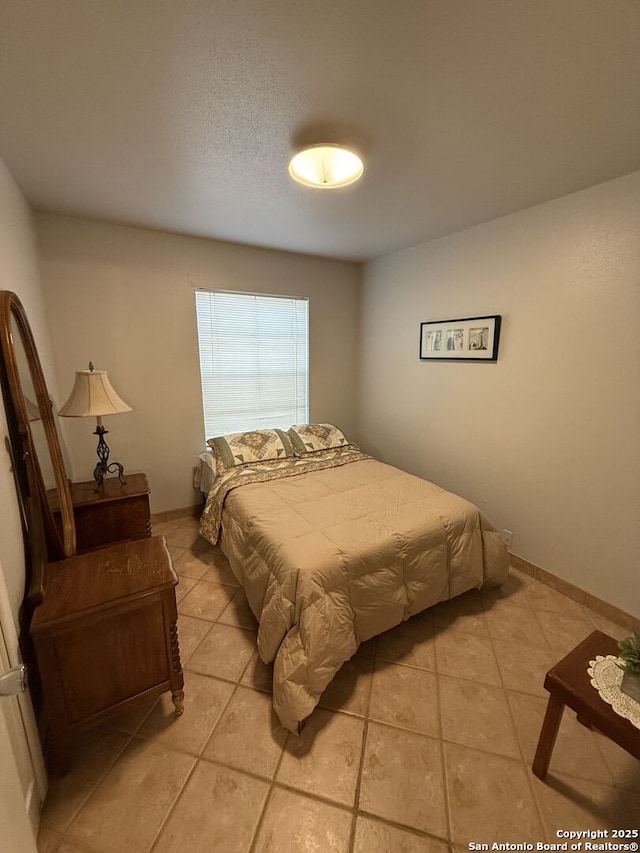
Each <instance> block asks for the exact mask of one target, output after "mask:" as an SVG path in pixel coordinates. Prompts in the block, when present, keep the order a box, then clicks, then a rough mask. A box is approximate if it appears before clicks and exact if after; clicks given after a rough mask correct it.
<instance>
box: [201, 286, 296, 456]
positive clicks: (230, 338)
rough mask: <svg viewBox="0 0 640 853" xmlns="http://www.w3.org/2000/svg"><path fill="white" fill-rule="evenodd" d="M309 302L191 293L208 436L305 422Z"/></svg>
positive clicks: (205, 426) (222, 292) (231, 294)
mask: <svg viewBox="0 0 640 853" xmlns="http://www.w3.org/2000/svg"><path fill="white" fill-rule="evenodd" d="M308 307H309V303H308V301H307V300H306V299H290V298H288V297H281V296H260V295H257V294H252V293H230V292H228V291H205V290H197V291H196V314H197V318H198V342H199V346H200V376H201V378H202V401H203V408H204V433H205V441H206V440H207V439H208V438H212V437H213V436H216V435H224V434H225V433H230V432H245V431H247V430H251V429H268V428H272V427H279V428H280V429H288V428H289V427H290V426H291V425H292V424H296V423H307V421H308V396H309V394H308V373H309V310H308Z"/></svg>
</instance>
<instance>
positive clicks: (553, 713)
mask: <svg viewBox="0 0 640 853" xmlns="http://www.w3.org/2000/svg"><path fill="white" fill-rule="evenodd" d="M563 711H564V702H562V701H561V700H560V699H558V697H557V696H555V695H554V694H553V693H551V694H550V696H549V702H548V704H547V712H546V714H545V715H544V721H543V723H542V728H541V729H540V737H539V738H538V748H537V749H536V754H535V758H534V759H533V772H534V773H535V775H536V776H537V777H538V778H539V779H544V777H545V776H546V775H547V770H548V769H549V762H550V761H551V753H552V752H553V747H554V744H555V742H556V736H557V734H558V729H559V727H560V721H561V720H562V712H563Z"/></svg>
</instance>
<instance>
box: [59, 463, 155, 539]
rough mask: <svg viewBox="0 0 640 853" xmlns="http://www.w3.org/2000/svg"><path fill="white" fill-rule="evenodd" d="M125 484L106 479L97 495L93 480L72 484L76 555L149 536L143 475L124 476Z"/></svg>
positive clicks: (144, 476)
mask: <svg viewBox="0 0 640 853" xmlns="http://www.w3.org/2000/svg"><path fill="white" fill-rule="evenodd" d="M124 480H125V482H124V483H121V482H120V480H119V479H118V478H117V477H107V478H106V479H105V480H104V481H103V484H102V487H101V488H100V489H99V491H96V483H95V480H90V481H88V482H83V483H71V500H72V502H73V515H74V518H75V522H76V540H77V549H78V552H80V553H82V552H85V551H91V550H93V549H94V548H102V547H104V546H105V545H110V544H112V543H113V542H122V541H126V540H127V539H145V538H146V537H148V536H151V510H150V507H149V482H148V480H147V477H146V474H126V475H125V477H124Z"/></svg>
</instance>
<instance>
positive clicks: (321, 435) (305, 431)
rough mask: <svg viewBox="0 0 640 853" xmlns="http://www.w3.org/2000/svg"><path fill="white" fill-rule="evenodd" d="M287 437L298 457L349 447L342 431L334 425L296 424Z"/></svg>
mask: <svg viewBox="0 0 640 853" xmlns="http://www.w3.org/2000/svg"><path fill="white" fill-rule="evenodd" d="M287 435H288V436H289V438H290V439H291V444H292V445H293V452H294V453H295V455H296V456H306V455H307V454H308V453H317V452H318V451H320V450H329V449H331V448H334V447H347V446H348V445H349V442H348V441H347V439H346V438H345V437H344V433H343V432H342V430H339V429H338V427H335V426H333V424H296V425H295V426H292V427H291V428H290V429H289V430H288V431H287Z"/></svg>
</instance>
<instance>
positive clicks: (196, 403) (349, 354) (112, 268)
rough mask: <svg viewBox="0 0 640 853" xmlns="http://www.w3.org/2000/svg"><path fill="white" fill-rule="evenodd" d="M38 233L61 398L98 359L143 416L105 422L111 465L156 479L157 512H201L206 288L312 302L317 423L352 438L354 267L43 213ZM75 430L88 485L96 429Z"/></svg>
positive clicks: (80, 473) (71, 434) (73, 441)
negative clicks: (198, 292) (200, 325)
mask: <svg viewBox="0 0 640 853" xmlns="http://www.w3.org/2000/svg"><path fill="white" fill-rule="evenodd" d="M36 223H37V231H38V242H39V247H40V261H41V271H42V277H43V283H44V288H45V293H46V300H47V308H48V312H49V316H50V321H51V327H52V331H53V337H54V341H55V359H56V365H57V370H58V378H59V380H60V387H61V389H62V390H63V397H64V398H65V399H66V395H68V393H69V392H70V391H71V387H72V384H73V378H74V372H75V371H76V370H79V369H86V367H87V364H88V362H89V360H90V359H91V360H92V361H93V363H94V364H95V366H96V368H101V369H105V370H108V372H109V377H110V379H111V381H112V383H113V386H114V387H115V389H116V390H117V392H118V393H119V394H120V395H121V396H122V398H123V399H124V400H126V402H127V403H129V405H131V406H132V407H133V410H134V411H133V412H132V413H131V414H123V415H116V416H114V417H112V418H105V425H106V427H107V429H109V431H110V435H109V436H108V438H107V441H108V443H109V446H110V448H111V455H112V458H113V459H116V460H118V461H120V462H122V463H123V464H124V465H125V468H126V469H128V470H130V471H146V473H147V474H148V476H149V480H150V484H151V500H152V511H153V512H160V511H163V510H169V509H176V508H181V507H185V506H189V505H192V504H194V503H197V501H198V495H197V494H196V492H194V490H193V488H192V485H191V481H192V476H193V469H194V466H195V463H196V462H197V456H198V453H200V452H201V451H202V450H203V449H204V435H203V430H204V427H203V417H202V397H201V391H200V373H199V358H198V343H197V331H196V317H195V299H194V290H195V289H196V288H200V287H202V288H212V289H213V288H221V289H226V290H244V291H252V292H260V293H276V294H286V295H292V296H306V297H308V298H309V323H310V366H309V373H310V376H309V383H310V388H309V396H310V400H309V404H310V418H311V419H312V420H316V421H330V422H334V423H337V424H339V425H340V426H341V427H342V428H343V429H344V430H345V431H346V432H347V434H349V433H350V432H352V431H353V429H354V425H355V390H356V369H357V347H358V342H357V329H358V308H359V303H358V299H359V281H360V268H359V267H358V266H357V265H356V264H351V263H347V262H343V261H331V260H327V259H322V258H312V257H308V256H304V255H295V254H289V253H286V252H275V251H268V250H265V249H258V248H252V247H248V246H240V245H235V244H231V243H222V242H217V241H213V240H205V239H199V238H194V237H184V236H179V235H176V234H167V233H162V232H157V231H149V230H146V229H142V228H131V227H125V226H117V225H109V224H105V223H100V222H93V221H89V220H83V219H75V218H71V217H63V216H56V215H51V214H38V215H37V217H36ZM62 402H64V400H62ZM65 425H66V428H67V436H68V443H69V450H70V452H71V456H72V461H73V467H74V472H75V477H76V479H88V478H90V476H91V472H92V470H93V467H94V465H95V460H96V456H95V443H96V439H95V437H94V436H92V435H91V433H92V431H93V429H94V428H95V424H92V423H91V422H90V421H89V420H88V419H87V420H85V419H79V420H78V421H71V420H67V421H65Z"/></svg>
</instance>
